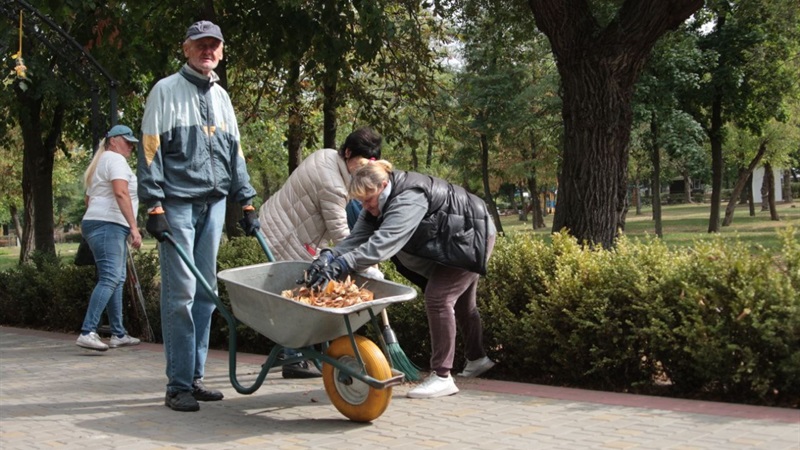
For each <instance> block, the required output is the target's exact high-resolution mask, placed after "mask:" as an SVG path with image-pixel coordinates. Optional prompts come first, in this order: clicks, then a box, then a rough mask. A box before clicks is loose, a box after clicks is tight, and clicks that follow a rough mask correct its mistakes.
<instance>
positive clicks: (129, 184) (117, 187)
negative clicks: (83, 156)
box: [76, 125, 142, 351]
mask: <svg viewBox="0 0 800 450" xmlns="http://www.w3.org/2000/svg"><path fill="white" fill-rule="evenodd" d="M137 142H139V140H138V139H136V137H134V136H133V132H132V131H131V129H130V128H128V127H126V126H125V125H115V126H114V127H113V128H111V130H109V132H108V133H107V134H106V137H105V139H104V140H103V141H102V142H101V143H100V146H99V148H98V150H97V152H96V153H95V155H94V158H92V162H91V163H89V167H88V168H87V169H86V172H85V173H84V175H83V183H84V185H85V187H86V196H85V201H86V213H85V214H84V215H83V220H82V221H81V233H82V234H83V237H84V238H85V239H86V241H87V242H88V243H89V248H91V249H92V253H93V254H94V258H95V264H96V266H97V276H98V281H97V285H95V288H94V290H93V291H92V296H91V297H90V299H89V308H88V309H87V310H86V317H85V318H84V320H83V326H82V327H81V335H80V336H78V340H77V342H76V344H77V345H78V346H79V347H83V348H88V349H91V350H98V351H106V350H108V348H109V347H112V348H114V347H123V346H127V345H137V344H139V342H140V341H139V339H137V338H135V337H131V336H129V335H128V332H127V331H125V327H123V326H122V289H123V286H124V284H125V268H126V258H127V256H128V254H127V252H128V246H127V245H126V240H127V239H128V236H130V241H131V245H132V246H133V247H134V248H139V247H141V245H142V235H141V234H140V233H139V228H138V227H137V226H136V211H137V210H138V208H139V197H138V195H137V181H136V180H137V179H136V175H135V174H134V173H133V171H132V170H131V168H130V166H129V165H128V158H129V157H130V156H131V152H132V151H133V148H134V146H135V145H136V143H137ZM106 309H107V311H108V321H109V324H110V326H111V333H112V336H111V340H110V342H109V343H108V344H106V343H105V342H103V341H102V340H100V336H98V335H97V326H98V324H99V322H100V316H101V315H102V314H103V310H106Z"/></svg>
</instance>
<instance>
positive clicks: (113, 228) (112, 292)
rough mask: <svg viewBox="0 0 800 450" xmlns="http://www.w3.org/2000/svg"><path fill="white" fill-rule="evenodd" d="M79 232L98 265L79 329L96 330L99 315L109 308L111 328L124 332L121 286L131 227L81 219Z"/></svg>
mask: <svg viewBox="0 0 800 450" xmlns="http://www.w3.org/2000/svg"><path fill="white" fill-rule="evenodd" d="M81 234H83V237H84V238H85V239H86V241H87V242H88V243H89V248H91V249H92V253H93V254H94V260H95V264H96V265H97V278H98V280H97V284H96V285H95V287H94V290H93V291H92V296H91V297H90V298H89V307H88V308H87V309H86V317H85V318H84V319H83V326H81V331H83V332H84V333H89V332H92V331H95V332H96V331H97V326H98V325H99V324H100V316H101V315H102V314H103V310H105V309H106V308H108V322H109V325H110V326H111V332H112V333H114V334H115V335H117V336H123V335H125V334H127V332H126V331H125V327H123V326H122V290H123V289H124V286H125V268H126V267H127V263H126V258H127V257H128V246H127V245H126V243H125V240H126V239H127V238H128V234H130V228H128V227H126V226H123V225H119V224H116V223H113V222H105V221H102V220H84V221H82V222H81Z"/></svg>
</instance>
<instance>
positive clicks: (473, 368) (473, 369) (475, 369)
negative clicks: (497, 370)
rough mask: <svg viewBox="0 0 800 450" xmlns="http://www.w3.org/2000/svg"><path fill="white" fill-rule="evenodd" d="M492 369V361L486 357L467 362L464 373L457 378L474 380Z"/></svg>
mask: <svg viewBox="0 0 800 450" xmlns="http://www.w3.org/2000/svg"><path fill="white" fill-rule="evenodd" d="M492 367H494V361H492V360H491V359H489V357H488V356H484V357H483V358H480V359H476V360H475V361H467V365H466V366H465V367H464V371H463V372H461V373H459V374H458V375H457V376H459V377H464V378H476V377H479V376H481V375H483V373H484V372H486V371H487V370H489V369H491V368H492Z"/></svg>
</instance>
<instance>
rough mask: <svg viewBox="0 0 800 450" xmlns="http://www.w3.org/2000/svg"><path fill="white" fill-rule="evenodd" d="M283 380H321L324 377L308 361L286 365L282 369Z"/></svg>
mask: <svg viewBox="0 0 800 450" xmlns="http://www.w3.org/2000/svg"><path fill="white" fill-rule="evenodd" d="M282 374H283V378H319V377H321V376H322V374H321V373H319V370H317V367H316V366H314V365H313V364H309V363H308V361H300V362H296V363H294V364H286V365H284V366H283V369H282Z"/></svg>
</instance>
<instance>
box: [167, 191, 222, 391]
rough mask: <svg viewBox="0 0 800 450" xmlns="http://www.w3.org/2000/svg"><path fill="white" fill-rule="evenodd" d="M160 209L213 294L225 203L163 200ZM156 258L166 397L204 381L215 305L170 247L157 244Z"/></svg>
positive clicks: (218, 201)
mask: <svg viewBox="0 0 800 450" xmlns="http://www.w3.org/2000/svg"><path fill="white" fill-rule="evenodd" d="M161 204H162V206H163V207H164V212H165V214H166V219H167V221H168V222H169V227H170V229H171V232H170V234H171V235H172V237H174V238H175V241H176V242H177V243H178V244H179V245H180V246H181V247H182V248H183V250H184V251H185V252H186V254H187V256H188V257H189V259H190V260H191V261H192V263H193V264H194V265H195V267H197V269H198V270H199V271H200V273H201V274H202V276H203V278H205V281H206V282H207V283H208V284H209V285H210V286H211V288H212V289H214V291H215V292H216V290H217V252H218V251H219V244H220V239H221V238H222V227H223V224H224V222H225V199H224V198H221V199H218V200H212V201H209V203H191V202H187V201H185V200H179V199H167V200H164V201H162V202H161ZM158 254H159V259H160V262H161V333H162V337H163V339H164V356H165V357H166V362H167V371H166V373H167V379H168V381H167V392H170V393H172V392H178V391H190V390H192V383H193V382H194V380H196V379H198V378H203V375H204V373H205V364H206V356H207V355H208V334H209V329H210V327H211V314H212V313H213V312H214V309H215V308H216V305H215V304H214V300H213V299H212V297H211V296H210V295H209V294H208V293H207V292H206V290H205V288H203V286H202V284H201V283H200V282H198V280H197V279H196V278H195V276H194V274H193V273H192V272H191V271H190V270H189V267H187V265H186V264H185V263H184V262H183V260H182V259H181V258H180V255H179V254H178V252H177V251H175V249H174V248H173V246H172V245H170V244H168V243H161V244H159V246H158Z"/></svg>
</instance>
